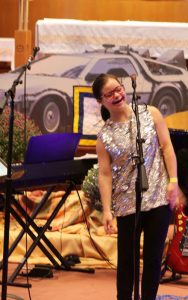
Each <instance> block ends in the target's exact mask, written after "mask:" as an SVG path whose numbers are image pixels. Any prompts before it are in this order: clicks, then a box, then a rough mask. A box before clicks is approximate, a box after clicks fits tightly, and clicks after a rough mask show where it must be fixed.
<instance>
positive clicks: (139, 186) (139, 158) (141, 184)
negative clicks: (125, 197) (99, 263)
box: [131, 76, 148, 300]
mask: <svg viewBox="0 0 188 300" xmlns="http://www.w3.org/2000/svg"><path fill="white" fill-rule="evenodd" d="M131 79H132V87H133V97H132V109H133V111H134V114H135V117H136V125H137V137H136V149H137V155H136V156H135V157H133V159H134V161H135V165H137V178H136V182H135V191H136V214H135V233H134V300H139V299H140V297H139V276H140V274H139V272H140V225H141V224H140V210H141V202H142V192H143V191H146V190H147V189H148V180H147V175H146V170H145V166H144V157H143V148H142V146H143V145H142V144H143V143H144V142H145V141H144V139H142V138H141V133H140V120H139V111H138V99H139V98H140V97H139V96H137V95H136V78H135V76H132V78H131Z"/></svg>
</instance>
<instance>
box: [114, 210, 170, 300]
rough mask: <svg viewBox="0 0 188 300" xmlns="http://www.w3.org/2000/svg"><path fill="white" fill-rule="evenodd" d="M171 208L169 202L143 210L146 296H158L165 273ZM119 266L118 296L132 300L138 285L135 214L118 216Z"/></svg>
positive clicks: (147, 298) (146, 299) (150, 299)
mask: <svg viewBox="0 0 188 300" xmlns="http://www.w3.org/2000/svg"><path fill="white" fill-rule="evenodd" d="M170 216H171V210H170V208H169V206H168V205H165V206H161V207H158V208H155V209H152V210H150V211H148V212H141V214H140V231H139V236H140V234H141V231H143V233H144V246H143V274H142V285H141V297H142V300H154V299H155V298H156V295H157V290H158V286H159V280H160V273H161V260H162V254H163V249H164V243H165V239H166V234H167V230H168V226H169V221H170ZM117 226H118V266H117V299H118V300H131V299H132V293H133V286H134V236H135V235H134V228H135V214H133V215H129V216H126V217H117Z"/></svg>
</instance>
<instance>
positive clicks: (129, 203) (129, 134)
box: [98, 106, 168, 217]
mask: <svg viewBox="0 0 188 300" xmlns="http://www.w3.org/2000/svg"><path fill="white" fill-rule="evenodd" d="M138 110H139V120H140V132H141V138H143V139H144V140H145V142H144V143H143V144H142V145H143V157H144V165H145V169H146V174H147V179H148V184H149V188H148V190H147V191H144V192H142V203H141V211H148V210H150V209H153V208H155V207H158V206H161V205H167V204H168V201H167V200H166V190H167V184H168V175H167V171H166V168H165V164H164V159H163V155H162V151H161V148H160V146H159V141H158V137H157V133H156V130H155V125H154V122H153V118H152V116H151V113H150V112H149V111H148V110H147V107H146V106H138ZM136 136H137V126H136V118H135V114H134V112H133V111H132V114H131V116H130V118H129V120H128V121H127V122H114V121H112V120H110V119H108V120H107V121H106V123H105V125H104V126H103V127H102V129H101V130H100V132H99V133H98V138H99V139H100V140H101V141H102V143H103V144H104V146H105V149H106V151H107V152H108V154H109V156H110V159H111V170H112V207H113V210H114V215H115V216H116V217H117V216H126V215H130V214H133V213H135V203H136V192H135V181H136V178H137V166H136V165H135V160H134V159H133V157H134V156H135V155H137V151H136ZM104 184H105V183H104Z"/></svg>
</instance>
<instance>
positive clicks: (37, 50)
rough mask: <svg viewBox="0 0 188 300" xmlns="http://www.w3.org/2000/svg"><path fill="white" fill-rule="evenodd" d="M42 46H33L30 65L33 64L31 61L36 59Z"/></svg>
mask: <svg viewBox="0 0 188 300" xmlns="http://www.w3.org/2000/svg"><path fill="white" fill-rule="evenodd" d="M39 50H40V48H39V47H34V48H33V53H32V55H31V56H30V57H29V59H28V65H30V64H31V62H32V61H33V60H34V59H35V56H36V55H37V52H39Z"/></svg>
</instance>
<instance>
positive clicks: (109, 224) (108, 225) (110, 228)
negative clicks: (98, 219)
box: [103, 211, 116, 234]
mask: <svg viewBox="0 0 188 300" xmlns="http://www.w3.org/2000/svg"><path fill="white" fill-rule="evenodd" d="M103 225H104V230H105V232H106V233H107V234H113V233H115V231H116V230H115V228H114V224H113V215H112V212H111V211H109V212H103Z"/></svg>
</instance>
